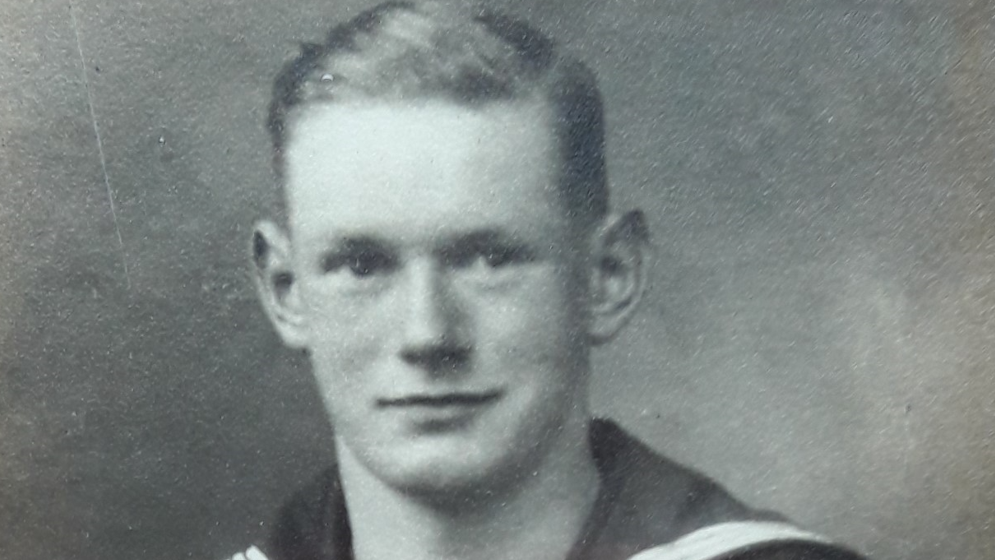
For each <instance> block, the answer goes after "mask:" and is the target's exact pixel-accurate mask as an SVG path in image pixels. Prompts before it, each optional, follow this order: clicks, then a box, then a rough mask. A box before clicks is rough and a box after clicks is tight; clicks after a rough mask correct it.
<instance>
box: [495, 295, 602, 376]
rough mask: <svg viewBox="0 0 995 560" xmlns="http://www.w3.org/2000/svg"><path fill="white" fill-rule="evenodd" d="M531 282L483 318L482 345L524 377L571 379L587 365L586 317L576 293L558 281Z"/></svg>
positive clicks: (498, 304)
mask: <svg viewBox="0 0 995 560" xmlns="http://www.w3.org/2000/svg"><path fill="white" fill-rule="evenodd" d="M550 276H551V277H549V278H542V279H541V280H543V281H539V282H533V283H532V284H531V285H530V286H529V288H528V289H523V290H521V291H520V292H518V293H515V294H513V295H512V297H508V298H504V299H502V300H501V301H499V302H493V304H492V305H490V306H489V309H487V310H486V311H485V312H482V313H481V314H480V321H479V323H478V325H479V327H480V329H481V331H480V334H481V336H480V337H479V340H478V342H479V343H480V344H481V345H484V344H487V342H488V341H489V342H490V343H491V344H493V347H492V348H491V349H490V350H492V351H493V352H495V353H496V354H497V355H498V359H501V360H502V361H504V362H505V363H506V364H507V365H508V366H509V367H511V368H512V369H514V370H515V371H518V372H520V373H521V374H523V375H531V376H534V375H536V373H537V372H536V371H535V370H536V369H537V368H540V369H542V370H544V371H545V370H549V369H553V370H555V371H563V372H567V373H568V374H569V373H570V372H572V371H574V369H575V368H576V367H577V366H578V365H579V364H580V363H581V362H582V360H583V359H584V350H583V340H584V339H583V336H582V334H581V333H582V332H583V331H584V328H583V325H584V321H583V313H582V309H583V308H582V306H581V304H580V301H579V299H578V298H577V297H576V295H575V294H574V292H572V291H571V290H568V289H564V285H563V284H562V283H561V282H560V281H559V280H558V279H557V278H556V277H555V276H552V275H550Z"/></svg>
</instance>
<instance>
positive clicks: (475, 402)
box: [377, 391, 501, 409]
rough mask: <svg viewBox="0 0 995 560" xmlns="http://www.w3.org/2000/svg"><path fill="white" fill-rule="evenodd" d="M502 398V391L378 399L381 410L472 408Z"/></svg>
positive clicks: (413, 395) (414, 395) (415, 395)
mask: <svg viewBox="0 0 995 560" xmlns="http://www.w3.org/2000/svg"><path fill="white" fill-rule="evenodd" d="M499 398H501V392H500V391H487V392H480V393H460V392H454V393H442V394H412V395H405V396H403V397H398V398H387V399H377V406H378V407H380V408H426V409H433V408H436V409H446V408H464V407H466V408H470V407H477V406H483V405H486V404H490V403H492V402H494V401H496V400H497V399H499Z"/></svg>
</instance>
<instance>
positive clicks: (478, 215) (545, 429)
mask: <svg viewBox="0 0 995 560" xmlns="http://www.w3.org/2000/svg"><path fill="white" fill-rule="evenodd" d="M582 68H583V67H582V66H580V65H579V63H568V62H564V61H563V60H562V59H560V58H559V56H558V55H557V54H556V52H555V51H554V50H553V47H552V44H551V43H550V42H549V41H548V39H546V38H544V37H543V36H541V35H539V34H538V33H537V32H535V31H534V30H532V29H530V28H528V27H527V26H525V25H524V24H521V23H518V22H515V21H513V20H510V19H507V18H503V17H499V16H495V15H490V14H485V15H479V14H476V13H469V14H465V13H461V12H458V11H452V10H449V9H445V8H440V7H437V6H434V5H433V6H430V7H411V6H409V5H408V4H390V5H387V6H386V7H382V8H378V9H374V10H373V11H371V12H367V13H366V14H364V15H361V16H360V17H359V18H357V19H356V20H353V22H351V23H350V24H347V25H346V26H344V27H341V28H338V29H337V30H335V31H333V33H332V34H331V35H330V38H329V40H328V42H327V43H326V44H325V45H324V46H322V47H308V48H305V51H304V53H303V54H302V56H301V57H300V58H299V59H297V60H296V61H294V62H293V63H291V64H290V65H288V66H287V67H286V68H285V70H284V72H283V73H282V74H281V76H280V78H278V81H277V84H276V88H275V95H274V97H275V99H274V101H273V105H272V111H271V117H270V121H269V124H270V130H271V132H272V134H273V141H274V153H275V162H276V164H277V170H278V173H279V175H280V180H281V183H282V185H283V188H284V199H285V208H284V212H285V220H284V222H283V223H282V224H281V223H277V222H271V221H263V222H261V223H259V224H258V225H257V228H256V232H255V237H254V244H253V246H254V257H255V262H256V266H257V272H258V274H257V281H258V285H259V289H260V294H261V297H262V300H263V304H264V307H265V309H266V311H267V313H268V315H269V317H270V319H271V320H272V321H273V324H274V325H275V327H276V329H277V331H278V332H279V334H280V335H281V337H282V338H283V340H284V342H285V343H286V344H287V345H288V346H291V347H294V348H300V349H304V350H306V351H307V352H308V354H309V356H310V359H311V363H312V367H313V369H314V374H315V377H316V380H317V382H318V386H319V389H320V391H321V393H322V397H323V399H324V402H325V405H326V409H327V411H328V413H329V416H330V418H331V420H332V422H333V424H334V426H335V431H336V444H337V447H338V450H339V453H340V455H341V457H342V460H343V461H352V462H353V463H355V464H358V465H362V468H364V469H365V470H367V471H368V472H369V473H372V474H373V475H374V476H375V477H376V478H377V479H379V480H381V481H382V482H384V483H385V484H387V485H389V486H391V487H393V488H395V489H399V490H403V491H405V492H408V493H412V494H418V495H421V496H425V497H433V496H436V497H437V496H438V495H439V494H440V493H449V494H451V495H458V494H460V493H461V492H460V491H462V490H478V491H479V490H480V489H489V490H493V491H498V490H501V489H506V488H508V487H509V486H510V485H513V481H516V480H519V479H521V477H522V476H526V475H527V474H529V473H534V472H536V471H538V470H540V469H542V468H544V465H546V464H547V463H548V462H549V461H555V460H557V459H558V458H562V457H564V456H566V455H567V454H569V453H570V452H571V450H576V448H577V447H578V446H580V447H583V446H584V445H585V443H586V434H585V433H584V427H585V426H586V420H587V408H586V387H587V377H588V351H589V347H590V346H591V345H592V344H595V343H599V342H602V341H605V340H608V339H610V338H611V337H612V336H613V335H614V334H615V333H616V332H617V331H618V330H619V329H620V328H621V326H622V325H623V324H624V323H625V322H626V320H627V319H628V317H629V316H630V315H631V313H632V311H633V310H634V308H635V305H636V303H637V302H638V300H639V295H640V292H641V287H642V279H641V274H640V265H641V242H642V224H641V220H640V219H639V216H638V214H634V213H633V214H627V215H624V216H618V215H613V214H609V213H608V211H607V190H606V185H605V177H604V163H603V154H602V138H603V135H602V130H601V106H600V102H599V100H598V94H597V90H596V89H595V88H594V84H593V79H592V78H591V76H590V74H589V73H588V72H586V71H585V70H583V69H582ZM557 76H559V77H557ZM564 76H568V77H569V76H572V77H569V78H565V77H564ZM295 84H296V85H295ZM557 84H558V85H557ZM565 84H573V85H565ZM567 101H570V103H566V102H567ZM588 158H590V160H589V159H588Z"/></svg>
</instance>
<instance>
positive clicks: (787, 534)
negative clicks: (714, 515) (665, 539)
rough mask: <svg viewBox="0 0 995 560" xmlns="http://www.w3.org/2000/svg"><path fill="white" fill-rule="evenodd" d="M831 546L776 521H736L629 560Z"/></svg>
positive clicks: (683, 559)
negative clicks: (791, 545) (789, 545)
mask: <svg viewBox="0 0 995 560" xmlns="http://www.w3.org/2000/svg"><path fill="white" fill-rule="evenodd" d="M785 541H794V542H814V543H819V544H830V541H829V540H828V539H826V538H825V537H823V536H821V535H817V534H815V533H809V532H808V531H803V530H801V529H799V528H798V527H795V526H794V525H791V524H788V523H780V522H776V521H733V522H729V523H719V524H717V525H710V526H708V527H705V528H703V529H698V530H697V531H693V532H691V533H688V534H687V535H684V536H683V537H681V538H679V539H677V540H675V541H671V542H669V543H667V544H662V545H660V546H655V547H653V548H648V549H646V550H644V551H642V552H640V553H638V554H636V555H635V556H633V557H631V558H630V559H629V560H711V559H713V558H717V557H720V556H722V555H726V554H729V553H732V552H740V551H746V550H748V549H750V548H753V547H755V546H757V545H761V544H767V543H775V542H785Z"/></svg>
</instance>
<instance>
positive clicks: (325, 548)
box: [265, 420, 860, 560]
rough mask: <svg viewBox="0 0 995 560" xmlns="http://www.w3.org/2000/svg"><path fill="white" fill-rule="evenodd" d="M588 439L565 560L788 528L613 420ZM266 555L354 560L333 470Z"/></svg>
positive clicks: (291, 507) (296, 503) (600, 559)
mask: <svg viewBox="0 0 995 560" xmlns="http://www.w3.org/2000/svg"><path fill="white" fill-rule="evenodd" d="M590 437H591V444H592V449H593V453H594V459H595V462H596V464H597V468H598V471H599V473H600V475H601V490H600V494H599V496H598V498H597V501H596V502H595V505H594V508H593V510H592V513H591V516H590V518H589V519H588V520H587V522H586V524H585V526H584V528H583V529H582V531H581V534H580V537H579V538H578V540H577V543H576V544H575V545H574V548H573V550H572V552H571V553H570V554H569V556H568V558H567V560H625V559H628V558H630V557H632V556H633V555H635V554H637V553H639V552H640V551H645V550H647V549H651V548H653V547H657V546H659V545H665V544H667V543H672V542H674V541H676V540H678V539H681V537H685V536H688V535H692V534H693V533H695V531H698V530H700V529H704V528H709V527H714V526H717V525H719V524H728V523H730V522H744V521H746V522H764V521H769V522H775V524H776V522H779V521H783V520H782V519H781V518H780V517H779V516H777V515H775V514H771V513H766V512H760V511H756V510H753V509H750V508H748V507H747V506H745V505H743V504H742V503H740V502H739V501H737V500H736V499H734V498H733V497H731V496H730V495H729V494H728V493H727V492H726V491H725V490H724V489H722V488H721V487H720V486H718V485H717V484H716V483H714V482H712V481H711V480H709V479H707V478H706V477H704V476H702V475H700V474H698V473H696V472H694V471H692V470H690V469H688V468H686V467H683V466H681V465H678V464H676V463H674V462H672V461H670V460H668V459H666V458H664V457H662V456H660V455H659V454H657V453H655V452H653V451H652V450H650V449H649V448H648V447H646V446H645V445H643V444H642V443H640V442H639V441H637V440H636V439H634V438H633V437H632V436H630V435H629V434H627V433H626V432H625V431H623V430H622V429H621V428H619V427H618V426H617V425H616V424H614V423H612V422H610V421H607V420H594V421H593V422H592V424H591V433H590ZM733 524H734V525H740V526H746V527H747V528H749V527H751V526H752V525H754V524H751V523H745V524H744V523H738V524H736V523H733ZM756 525H758V526H762V525H764V524H763V523H760V524H756ZM723 538H724V537H721V536H719V537H714V538H712V541H715V540H720V541H721V540H723ZM684 540H685V541H686V540H688V539H684ZM699 540H700V539H699ZM692 548H693V547H692ZM699 548H700V547H699ZM706 548H707V547H706ZM713 548H714V546H713ZM265 552H266V554H267V555H268V557H269V558H270V559H271V560H352V546H351V533H350V530H349V520H348V514H347V512H346V509H345V502H344V499H343V495H342V489H341V486H340V484H339V478H338V474H337V471H336V469H335V468H334V467H332V468H330V469H328V470H327V471H325V472H324V473H323V474H322V475H321V476H320V477H319V478H318V479H317V480H315V481H314V482H313V483H312V484H311V485H310V486H308V487H305V488H303V489H302V490H301V491H300V492H298V493H297V494H295V495H294V496H293V497H292V498H291V499H290V500H289V501H288V502H287V503H286V504H285V505H284V507H283V508H282V509H281V511H280V514H279V517H278V520H277V524H276V526H275V528H274V531H273V534H272V538H271V541H270V545H269V546H268V547H267V548H266V550H265ZM708 554H711V553H708ZM693 557H695V556H691V555H689V556H681V555H680V554H679V553H678V554H677V555H676V556H674V558H693ZM708 557H709V558H714V559H715V560H775V559H776V560H782V559H790V560H860V557H859V556H858V555H856V554H854V553H852V552H850V551H847V550H845V549H843V548H840V547H836V546H833V545H830V544H827V543H825V542H816V541H814V540H810V539H804V538H781V539H775V540H773V541H771V542H767V543H761V544H754V545H752V546H749V547H738V548H735V547H734V548H733V549H732V550H727V551H724V552H719V553H718V554H711V555H710V556H708ZM667 558H670V556H667Z"/></svg>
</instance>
